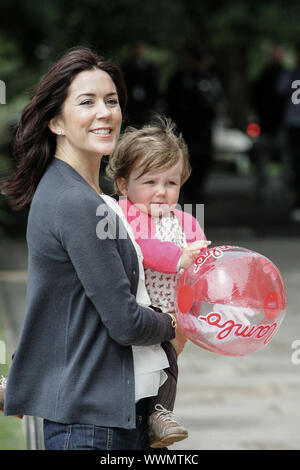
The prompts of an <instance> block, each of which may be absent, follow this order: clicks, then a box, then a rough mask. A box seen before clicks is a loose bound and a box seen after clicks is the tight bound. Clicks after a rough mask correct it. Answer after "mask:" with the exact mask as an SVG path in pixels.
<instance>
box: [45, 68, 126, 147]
mask: <svg viewBox="0 0 300 470" xmlns="http://www.w3.org/2000/svg"><path fill="white" fill-rule="evenodd" d="M121 122H122V113H121V108H120V105H119V100H118V93H117V89H116V86H115V84H114V82H113V80H112V79H111V77H110V75H109V74H108V73H107V72H104V71H103V70H100V69H96V70H86V71H83V72H80V73H79V74H78V75H77V76H76V77H75V78H74V80H73V82H72V83H71V85H70V87H69V90H68V96H67V98H66V100H65V102H64V105H63V110H62V114H61V116H59V117H58V118H57V119H56V120H55V124H54V126H52V128H51V130H52V131H53V127H55V133H57V134H58V139H57V145H58V148H60V149H62V150H63V151H64V152H66V151H67V152H70V151H71V152H73V154H77V155H78V154H84V155H86V154H88V153H89V154H95V155H98V156H99V155H100V156H103V155H110V154H111V153H112V152H113V150H114V148H115V145H116V143H117V140H118V137H119V133H120V127H121ZM60 132H61V134H59V133H60Z"/></svg>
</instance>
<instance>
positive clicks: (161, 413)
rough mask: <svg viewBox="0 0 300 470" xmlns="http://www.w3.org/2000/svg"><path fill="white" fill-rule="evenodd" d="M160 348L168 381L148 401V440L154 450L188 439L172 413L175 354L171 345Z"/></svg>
mask: <svg viewBox="0 0 300 470" xmlns="http://www.w3.org/2000/svg"><path fill="white" fill-rule="evenodd" d="M162 347H163V348H164V350H165V351H166V354H167V356H168V360H169V364H170V366H169V367H168V369H166V373H167V375H168V379H167V380H166V381H165V383H164V384H163V385H162V386H161V387H160V389H159V392H158V395H157V396H156V397H153V399H152V400H151V401H150V413H149V415H150V417H149V440H150V447H155V448H157V447H165V446H169V445H172V444H173V443H174V442H177V441H181V440H182V439H185V438H187V437H188V432H187V430H186V429H185V428H184V427H183V426H182V425H181V424H180V423H178V420H177V418H176V417H175V416H174V414H173V413H172V411H173V409H174V403H175V398H176V389H177V376H178V365H177V354H176V351H175V349H174V348H173V346H172V345H171V343H162Z"/></svg>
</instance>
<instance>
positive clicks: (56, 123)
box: [48, 117, 64, 135]
mask: <svg viewBox="0 0 300 470" xmlns="http://www.w3.org/2000/svg"><path fill="white" fill-rule="evenodd" d="M48 127H49V129H50V131H51V132H53V134H56V135H63V133H64V131H63V125H62V123H61V122H60V119H59V118H57V117H55V118H52V119H51V120H50V121H49V123H48Z"/></svg>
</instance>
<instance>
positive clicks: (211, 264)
mask: <svg viewBox="0 0 300 470" xmlns="http://www.w3.org/2000/svg"><path fill="white" fill-rule="evenodd" d="M176 298H177V311H176V316H177V320H178V323H179V325H180V327H181V329H182V330H183V333H184V334H185V336H186V337H187V338H188V339H190V340H191V341H192V342H193V343H195V344H196V345H198V346H200V347H201V348H204V349H206V350H208V351H211V352H214V353H217V354H223V355H228V356H245V355H247V354H251V353H254V352H256V351H258V350H259V349H261V348H263V347H265V346H266V344H268V343H269V342H270V341H271V339H272V338H273V337H274V335H275V334H276V333H277V331H278V329H279V327H280V324H281V322H282V320H283V318H284V316H285V314H286V305H287V301H286V293H285V289H284V284H283V281H282V278H281V275H280V272H279V270H278V269H277V267H276V266H275V265H274V264H273V263H272V262H271V261H270V260H269V259H268V258H266V257H265V256H262V255H260V254H259V253H256V252H254V251H251V250H248V249H246V248H241V247H237V246H217V247H214V248H208V249H205V250H202V251H201V254H200V256H198V257H197V258H196V259H195V261H194V264H193V265H192V266H190V268H189V269H187V270H185V271H184V273H183V274H182V276H181V277H180V278H179V281H178V284H177V292H176Z"/></svg>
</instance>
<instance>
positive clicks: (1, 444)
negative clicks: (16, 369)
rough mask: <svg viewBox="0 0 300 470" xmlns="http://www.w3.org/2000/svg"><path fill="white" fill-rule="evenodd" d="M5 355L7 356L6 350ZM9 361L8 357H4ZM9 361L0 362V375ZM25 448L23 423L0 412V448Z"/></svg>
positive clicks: (1, 337)
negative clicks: (5, 362)
mask: <svg viewBox="0 0 300 470" xmlns="http://www.w3.org/2000/svg"><path fill="white" fill-rule="evenodd" d="M0 340H1V341H4V343H5V338H4V336H3V329H2V312H1V311H0ZM6 356H8V351H7V354H6ZM6 360H7V361H9V358H8V357H7V358H6ZM9 365H10V362H7V364H2V363H0V377H1V376H2V375H3V376H4V377H7V375H8V371H9ZM24 449H26V442H25V433H24V423H23V421H22V420H21V419H19V418H15V417H14V416H4V415H3V413H0V450H24Z"/></svg>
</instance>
